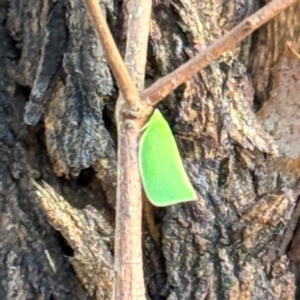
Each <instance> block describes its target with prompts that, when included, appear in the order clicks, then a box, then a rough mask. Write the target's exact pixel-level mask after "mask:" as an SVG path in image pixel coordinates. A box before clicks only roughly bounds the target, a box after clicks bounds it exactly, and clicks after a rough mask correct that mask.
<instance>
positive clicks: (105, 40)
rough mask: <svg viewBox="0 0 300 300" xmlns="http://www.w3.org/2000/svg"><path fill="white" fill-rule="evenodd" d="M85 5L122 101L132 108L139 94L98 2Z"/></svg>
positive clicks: (86, 0)
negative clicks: (124, 100) (122, 98)
mask: <svg viewBox="0 0 300 300" xmlns="http://www.w3.org/2000/svg"><path fill="white" fill-rule="evenodd" d="M85 3H86V8H87V11H88V13H89V15H90V17H91V19H92V21H93V25H94V28H95V31H96V33H97V36H98V38H99V40H100V41H101V44H102V46H103V48H104V51H105V54H106V59H107V61H108V64H109V66H110V67H111V69H112V72H113V74H114V76H115V78H116V81H117V84H118V87H119V89H120V91H121V93H122V95H123V97H124V99H126V101H127V102H128V104H129V105H130V106H131V107H133V108H134V107H135V106H136V105H137V102H138V99H139V94H138V91H137V89H136V87H135V85H134V83H133V81H132V78H131V77H130V75H129V72H128V70H127V68H126V66H125V63H124V61H123V59H122V57H121V55H120V52H119V50H118V48H117V46H116V44H115V41H114V39H113V37H112V35H111V32H110V30H109V28H108V25H107V23H106V20H105V18H104V15H103V13H102V10H101V7H100V5H99V1H98V0H85Z"/></svg>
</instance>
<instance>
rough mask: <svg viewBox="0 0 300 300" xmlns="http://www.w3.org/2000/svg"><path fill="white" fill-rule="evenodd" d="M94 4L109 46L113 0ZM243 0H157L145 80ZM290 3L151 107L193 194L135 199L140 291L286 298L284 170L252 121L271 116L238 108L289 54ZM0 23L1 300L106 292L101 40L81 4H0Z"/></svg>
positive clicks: (287, 186) (156, 295)
mask: <svg viewBox="0 0 300 300" xmlns="http://www.w3.org/2000/svg"><path fill="white" fill-rule="evenodd" d="M101 4H102V6H103V9H105V11H106V14H107V19H108V21H109V23H110V26H111V28H112V31H113V34H114V36H115V38H116V40H117V41H118V43H119V45H120V49H124V32H125V29H126V28H125V27H126V26H125V25H124V24H126V22H125V21H126V18H127V16H126V9H125V4H124V3H122V2H121V1H115V2H113V1H110V0H105V1H102V2H101ZM250 4H251V5H250ZM258 6H259V3H257V1H247V0H234V1H224V0H223V1H221V0H218V1H196V0H194V1H193V0H174V1H160V2H158V1H157V3H156V4H155V6H154V8H153V16H152V23H151V33H150V41H149V48H148V64H147V78H146V84H147V85H149V84H150V83H152V82H153V81H155V80H156V79H158V78H159V77H160V76H162V75H165V74H167V73H168V72H170V71H172V70H174V69H175V68H176V67H178V66H179V65H180V64H181V63H183V62H185V61H186V60H187V59H189V58H190V57H191V56H193V55H194V54H195V53H197V52H198V51H201V49H203V48H205V47H206V46H207V45H209V44H210V43H212V42H213V40H214V39H215V38H216V37H218V36H220V35H222V34H223V33H224V32H226V31H227V30H229V29H231V28H232V27H233V26H234V25H236V24H237V23H238V22H240V21H241V20H242V19H243V18H244V17H245V16H246V15H248V14H250V13H251V12H252V11H253V10H255V9H256V8H257V7H258ZM299 11H300V5H299V4H298V5H297V6H294V7H293V8H290V9H288V10H287V11H285V12H283V13H282V14H281V15H280V16H279V17H278V18H276V19H274V20H272V21H271V22H270V23H268V24H267V25H266V26H264V27H263V28H261V29H260V30H259V31H258V32H256V33H255V35H254V36H253V39H251V38H249V39H247V40H245V41H244V42H243V43H242V44H241V45H240V46H238V47H237V48H235V49H233V50H232V51H229V52H227V53H224V54H223V55H222V57H220V58H219V59H218V60H217V61H215V62H214V63H212V64H211V65H210V66H209V67H207V68H206V69H205V70H203V71H202V72H200V73H199V74H198V75H197V76H195V77H194V78H193V79H192V80H190V81H189V82H187V83H186V84H184V85H182V86H181V87H180V88H178V89H177V90H176V92H174V93H173V94H172V95H170V96H169V97H167V98H166V99H165V100H164V101H163V102H162V103H161V104H160V105H159V108H160V109H161V110H162V112H163V113H164V115H165V116H166V118H167V119H168V120H169V122H170V124H171V127H172V129H173V132H174V134H175V136H176V140H177V142H178V144H179V148H180V149H181V153H182V157H183V159H184V163H185V166H186V168H187V171H188V174H189V176H190V178H191V180H192V182H193V184H194V186H195V188H196V190H197V191H198V193H199V196H200V200H199V201H198V202H196V203H188V204H182V205H175V206H171V207H168V208H166V209H157V208H153V207H151V205H150V204H149V203H146V204H145V205H144V230H143V234H144V235H143V250H144V253H143V254H144V272H145V284H146V289H147V293H148V295H149V299H170V300H173V299H178V300H179V299H180V300H181V299H251V300H252V299H294V298H295V294H296V284H295V282H296V279H295V278H296V276H295V275H297V274H298V272H299V259H298V256H299V255H298V250H297V240H295V241H294V242H293V241H292V238H293V232H294V230H295V228H296V225H297V222H298V217H299V210H300V209H299V207H298V206H297V198H298V194H299V188H298V173H297V172H295V171H294V169H292V170H291V169H289V168H286V169H284V174H283V171H282V168H279V167H278V160H277V159H276V156H277V153H278V151H277V145H278V143H277V141H278V139H277V138H276V141H274V140H273V138H272V134H274V131H272V130H270V135H269V133H267V131H266V130H265V129H264V128H263V126H262V123H264V125H265V127H266V129H270V128H272V126H271V125H270V123H268V122H272V120H273V119H272V118H271V117H268V118H266V116H271V115H272V109H269V111H267V108H265V107H264V111H263V112H261V113H259V115H258V116H257V114H256V113H255V112H254V110H253V107H254V104H256V107H260V106H261V105H262V104H263V103H264V102H265V101H266V100H267V99H268V98H269V97H270V92H271V96H272V97H273V96H274V95H275V94H276V93H279V91H278V90H275V89H274V87H275V88H276V87H278V86H279V85H280V84H281V81H276V80H278V77H276V71H274V72H275V73H274V72H273V73H272V72H271V70H272V69H273V67H274V66H275V63H276V62H277V61H278V62H279V61H280V59H279V57H280V55H281V52H283V50H284V43H285V42H286V40H292V41H293V47H294V49H295V50H296V51H298V52H299V50H300V24H299V23H300V21H299V17H298V16H299ZM0 19H1V24H0V36H1V46H0V64H1V72H0V115H1V117H0V222H1V226H0V265H1V267H0V299H9V300H10V299H92V297H93V296H96V297H97V299H110V297H111V294H112V280H113V268H112V265H113V249H112V247H113V234H114V206H115V195H116V143H115V141H116V132H115V131H116V130H115V123H114V120H113V117H112V116H113V111H114V103H115V100H116V98H117V90H116V86H115V84H114V82H113V79H112V76H111V74H110V71H109V68H108V66H107V64H106V61H105V59H104V56H103V51H102V48H101V45H100V44H99V42H98V41H97V40H96V38H95V34H94V32H93V29H92V27H91V24H90V22H89V21H88V18H87V16H86V13H85V9H84V6H83V3H82V1H80V0H66V1H54V0H53V1H51V0H43V1H41V0H40V1H36V0H10V1H4V0H0ZM286 20H288V21H286ZM249 50H251V51H249ZM287 57H289V56H287ZM283 59H284V58H283ZM287 59H289V58H287ZM248 65H249V69H247V66H248ZM292 65H295V63H293V64H292ZM278 68H279V67H278ZM299 69H300V68H299ZM248 70H250V71H251V72H250V73H251V75H252V77H250V76H249V75H248ZM279 70H281V69H280V68H279ZM295 70H296V69H295ZM295 74H296V75H295ZM292 75H293V76H292ZM292 75H291V78H295V76H297V71H295V72H294V74H292ZM252 82H253V86H254V89H253V87H252ZM295 82H297V80H295ZM298 82H300V81H298ZM272 84H273V85H272ZM266 87H268V88H266ZM296 87H297V88H298V87H299V83H298V85H297V84H296ZM272 91H273V94H272ZM254 94H256V95H257V98H256V100H257V101H256V102H255V103H254V97H253V95H254ZM290 94H291V93H286V94H283V96H282V98H284V99H283V100H286V98H287V97H289V95H290ZM273 98H274V97H273ZM288 99H290V98H288ZM278 101H280V99H279V100H278ZM294 102H296V100H294ZM274 103H277V102H274ZM286 103H290V102H288V101H286ZM281 105H282V104H281ZM297 106H298V104H297V103H296V104H295V107H297ZM273 107H274V106H273ZM283 107H284V105H283ZM279 108H280V109H281V106H279ZM281 118H282V119H283V118H291V116H290V115H289V114H288V112H287V113H286V114H283V115H282V117H281ZM267 119H268V122H267V121H266V120H267ZM274 122H277V123H278V124H279V125H280V122H278V120H276V118H275V119H274V120H273V123H274ZM273 123H272V124H273ZM277 123H276V124H277ZM282 135H285V134H284V133H283V134H282ZM288 142H289V140H287V141H286V142H282V143H283V144H284V143H288ZM279 146H280V145H279ZM279 153H280V154H281V156H284V155H286V153H287V152H284V151H283V150H282V148H280V147H279ZM298 156H299V153H296V154H294V153H293V156H292V159H295V157H296V158H298ZM272 158H273V159H272ZM286 159H287V160H285V161H284V163H285V164H287V163H289V156H288V155H287V158H286ZM282 165H283V163H281V165H280V166H281V167H282ZM291 171H293V173H292V175H293V176H291ZM41 179H42V180H44V181H45V182H47V183H48V184H49V186H48V185H46V184H44V183H42V182H41ZM34 180H36V181H37V182H38V185H36V183H34ZM50 186H51V187H50ZM59 195H61V196H59ZM298 236H299V234H298ZM296 237H297V236H296ZM298 239H299V237H298ZM290 244H291V245H292V247H291V249H289V245H290ZM289 250H291V251H290V252H289ZM288 252H289V254H290V256H289V257H288V256H287V253H288ZM289 258H290V259H291V260H292V261H293V268H291V266H290V261H289ZM292 271H293V272H292Z"/></svg>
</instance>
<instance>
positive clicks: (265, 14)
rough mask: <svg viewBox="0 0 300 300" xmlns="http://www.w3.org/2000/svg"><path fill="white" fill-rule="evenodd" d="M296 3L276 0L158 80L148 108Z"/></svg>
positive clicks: (146, 93) (150, 90)
mask: <svg viewBox="0 0 300 300" xmlns="http://www.w3.org/2000/svg"><path fill="white" fill-rule="evenodd" d="M296 2H297V0H273V1H272V2H270V3H269V4H267V5H266V6H264V7H263V8H262V9H260V10H258V11H257V12H256V13H255V14H253V15H251V16H250V17H248V18H247V19H245V20H244V21H243V22H241V23H240V24H239V25H237V26H236V27H234V28H233V29H232V30H231V31H229V32H228V33H227V34H225V35H224V36H222V37H221V38H219V39H217V40H216V41H215V42H214V43H213V44H212V45H210V46H209V47H207V48H206V49H205V50H203V51H201V52H200V53H199V54H198V55H197V56H195V57H194V58H192V59H190V60H189V61H188V62H187V63H185V64H183V65H182V66H180V67H179V68H178V69H176V70H175V71H173V72H172V73H170V74H168V75H166V76H165V77H163V78H160V79H159V80H157V81H156V82H155V83H154V84H153V85H151V86H150V87H149V88H147V89H146V90H145V91H144V92H143V93H142V95H141V98H142V99H143V100H144V101H145V102H146V104H147V105H149V106H154V105H155V104H157V103H158V102H159V101H161V100H162V99H163V98H164V97H166V96H167V95H168V94H170V93H171V92H172V91H173V90H174V89H176V88H177V87H178V86H179V85H181V84H182V83H184V82H186V81H187V80H189V79H190V78H192V77H193V76H194V75H195V74H196V73H197V72H199V71H201V70H202V69H203V68H205V67H206V66H207V65H209V64H210V63H211V62H212V61H214V60H215V59H216V58H218V57H219V56H220V55H221V54H222V53H224V52H226V51H228V50H230V49H232V48H233V47H234V46H235V45H237V44H238V43H239V42H240V41H241V40H243V39H244V38H245V37H247V36H248V35H249V34H251V33H252V32H253V31H254V30H256V29H257V28H259V27H260V26H262V25H263V24H265V23H266V22H267V21H269V20H271V19H272V18H274V17H275V16H276V15H277V14H279V13H280V12H281V11H283V10H284V9H286V8H287V7H289V6H291V5H292V4H295V3H296Z"/></svg>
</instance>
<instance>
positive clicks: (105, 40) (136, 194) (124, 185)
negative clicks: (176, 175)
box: [86, 0, 297, 300]
mask: <svg viewBox="0 0 300 300" xmlns="http://www.w3.org/2000/svg"><path fill="white" fill-rule="evenodd" d="M132 1H133V0H132ZM296 1H297V0H273V1H272V2H271V3H269V4H268V5H266V6H265V7H264V8H262V9H261V10H259V11H258V12H257V13H255V14H254V15H252V16H250V17H249V18H247V19H246V20H245V21H243V22H242V23H241V24H240V25H238V26H237V27H235V28H234V29H233V30H231V31H230V32H229V33H227V34H226V35H225V36H223V37H222V38H220V39H218V40H217V41H216V42H215V43H213V44H212V45H211V46H210V47H208V48H207V49H206V50H204V51H203V52H201V53H200V54H199V55H197V56H196V57H195V58H194V59H192V60H190V61H189V62H187V63H186V64H184V65H182V66H181V67H179V68H178V69H177V70H175V71H174V72H172V73H171V74H169V75H167V76H165V77H164V78H162V79H160V80H158V81H157V82H156V83H155V84H153V85H152V86H151V87H149V88H148V89H146V90H145V91H144V92H143V94H142V100H143V101H142V103H139V102H140V101H139V100H140V99H139V95H138V91H137V89H136V87H135V85H134V83H133V81H132V79H131V77H130V75H129V72H128V71H127V70H126V67H125V64H124V63H123V62H122V59H121V56H120V54H119V52H118V49H117V47H116V45H115V43H114V41H113V39H112V36H111V34H110V32H109V29H108V26H107V25H106V21H105V19H104V17H103V15H102V13H101V9H100V7H99V5H98V2H97V0H86V5H87V8H88V10H89V13H90V15H91V17H92V19H93V23H94V26H95V28H96V32H97V34H98V36H99V38H100V40H101V42H102V45H103V48H104V50H105V53H106V57H107V60H108V63H109V65H110V67H111V69H112V71H113V73H114V75H115V77H116V80H117V83H118V85H119V88H120V90H121V93H122V95H123V97H124V101H123V100H122V98H120V99H119V101H118V107H117V112H116V115H117V124H118V141H119V144H118V145H119V147H118V148H119V149H118V190H117V228H116V244H115V247H116V251H115V260H116V262H115V272H116V279H115V287H114V288H115V295H114V299H115V300H116V299H118V300H125V299H126V300H127V299H128V300H129V299H145V294H144V286H143V276H142V260H141V182H140V177H139V169H138V155H137V151H138V142H139V136H140V133H141V130H139V129H140V128H138V125H140V124H138V122H135V123H136V125H137V126H136V127H135V128H134V127H132V123H131V126H126V116H125V114H124V113H123V112H124V109H125V104H127V108H130V109H131V110H132V111H134V110H136V109H137V104H141V105H143V106H144V108H145V107H147V106H148V107H149V106H150V107H152V106H154V105H155V104H156V103H158V102H159V101H160V100H161V99H163V98H164V97H165V96H167V95H168V94H169V93H170V92H171V91H172V90H174V89H175V88H176V87H178V86H179V85H180V84H182V83H183V82H185V81H187V80H188V79H190V78H191V77H192V76H193V75H195V74H196V73H197V72H199V71H200V70H201V69H203V68H204V67H205V66H207V65H208V64H209V63H211V62H212V61H213V60H214V59H216V58H217V57H218V56H219V55H221V54H222V53H223V52H225V51H227V50H229V49H231V48H232V47H234V46H235V45H236V44H237V43H239V42H240V41H241V40H242V39H243V38H245V37H246V36H247V35H249V34H250V33H252V32H253V31H254V30H255V29H257V28H258V27H260V26H261V25H262V24H264V23H266V22H267V21H268V20H270V19H271V18H273V17H274V16H275V15H276V14H278V13H279V12H280V11H282V10H284V9H285V8H287V7H288V6H290V5H292V4H294V3H296ZM147 2H148V1H147V0H135V1H133V7H132V9H134V8H135V7H136V8H140V10H139V11H140V12H141V11H146V14H145V15H144V19H143V18H142V17H141V16H140V15H138V14H137V13H134V12H133V13H132V16H133V18H136V19H137V20H135V21H136V22H133V23H132V24H131V25H130V29H129V30H130V31H129V34H128V44H127V45H128V47H127V55H126V61H127V62H128V66H129V68H130V70H131V73H132V74H133V76H134V78H135V82H136V83H137V84H138V86H139V87H141V86H142V84H141V81H142V80H143V78H144V71H141V68H140V67H142V68H144V66H145V63H144V61H143V60H142V62H141V61H138V56H139V55H140V54H139V55H137V52H135V50H136V49H138V48H135V47H137V45H139V46H141V45H144V46H145V45H146V44H144V43H146V42H145V40H146V36H145V35H147V30H148V29H147V27H146V26H145V24H146V23H147V22H149V19H148V17H149V15H150V14H149V15H148V12H149V11H148V10H150V6H149V5H148V4H149V3H148V4H147ZM149 2H150V1H149ZM150 5H151V2H150ZM145 16H146V17H145ZM131 20H132V21H134V19H131ZM139 22H140V23H139ZM144 26H145V27H144ZM142 32H143V33H142ZM130 39H131V41H130ZM132 42H133V44H130V43H132ZM131 47H133V48H131ZM144 51H145V50H142V51H141V54H142V55H143V54H144ZM143 59H144V58H143ZM149 113H150V111H149ZM136 121H137V120H136ZM135 265H136V266H137V267H136V268H135Z"/></svg>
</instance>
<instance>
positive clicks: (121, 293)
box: [113, 0, 152, 300]
mask: <svg viewBox="0 0 300 300" xmlns="http://www.w3.org/2000/svg"><path fill="white" fill-rule="evenodd" d="M151 2H152V1H151V0H132V1H130V3H129V5H131V7H130V9H129V11H130V15H129V24H128V33H127V44H126V53H125V63H126V66H127V68H128V69H129V72H130V73H131V76H132V78H133V80H134V83H135V84H136V86H137V87H138V88H139V90H142V89H143V87H144V80H145V65H146V61H147V45H148V36H149V26H150V14H151V4H152V3H151ZM123 108H124V100H123V97H122V96H121V97H119V99H118V102H117V109H116V119H117V126H118V186H117V206H116V234H115V282H114V297H113V299H114V300H127V299H128V300H129V299H136V300H142V299H145V287H144V276H143V257H142V184H141V179H140V175H139V166H138V146H139V137H140V133H141V130H140V129H138V128H132V127H131V128H128V126H125V124H126V119H124V114H122V112H123V111H122V110H123ZM136 123H137V122H136ZM136 125H138V124H136Z"/></svg>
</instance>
